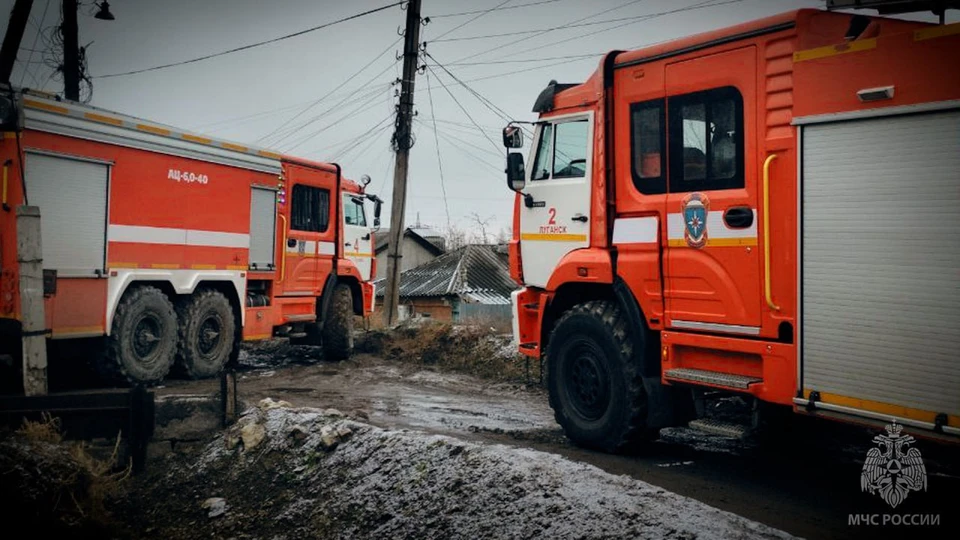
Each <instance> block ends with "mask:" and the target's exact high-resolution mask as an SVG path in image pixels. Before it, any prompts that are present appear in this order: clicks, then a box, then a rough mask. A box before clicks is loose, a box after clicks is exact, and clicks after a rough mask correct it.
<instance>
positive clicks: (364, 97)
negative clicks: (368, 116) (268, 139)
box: [271, 87, 385, 146]
mask: <svg viewBox="0 0 960 540" xmlns="http://www.w3.org/2000/svg"><path fill="white" fill-rule="evenodd" d="M361 88H363V87H361ZM383 90H385V88H383V87H374V88H373V90H371V91H369V92H366V93H363V94H360V95H358V96H356V97H354V98H353V99H350V96H347V97H346V98H344V99H341V100H340V101H339V102H337V103H336V104H335V105H333V106H331V107H329V108H328V109H327V110H325V111H323V112H322V113H320V114H318V115H316V116H313V117H312V118H310V119H309V120H307V121H306V122H304V123H303V124H300V125H299V126H295V127H293V128H290V129H288V130H287V131H286V133H284V134H283V135H281V136H280V137H279V138H278V139H276V140H274V141H273V142H272V143H271V145H272V146H279V145H280V144H281V143H283V142H284V141H286V140H288V139H289V138H290V137H291V136H293V135H294V134H296V133H297V132H299V131H301V130H303V129H304V128H306V127H307V126H311V125H313V124H314V123H316V122H317V121H318V120H321V119H324V120H325V119H326V117H327V114H328V113H332V112H333V111H334V110H337V113H338V114H339V112H341V111H340V109H341V108H343V107H345V106H347V105H353V104H354V103H358V102H360V101H364V104H363V105H362V106H361V107H365V106H370V105H373V104H374V100H376V98H377V95H378V94H381V93H382V92H383ZM378 103H379V102H378ZM354 112H356V111H354ZM352 114H353V113H349V114H348V116H350V115H352ZM339 122H340V121H339V120H338V121H337V123H339ZM333 125H335V124H329V125H326V126H324V127H322V128H320V129H319V130H316V131H313V132H312V133H310V134H309V135H307V136H305V137H302V138H301V139H299V142H297V141H298V140H297V139H294V144H295V145H296V146H299V145H300V144H303V143H304V142H306V141H308V140H310V139H312V138H313V137H315V136H317V135H318V134H320V133H323V132H324V131H326V130H327V129H329V128H331V127H332V126H333Z"/></svg>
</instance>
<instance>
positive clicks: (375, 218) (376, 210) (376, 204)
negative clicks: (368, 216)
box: [373, 196, 383, 227]
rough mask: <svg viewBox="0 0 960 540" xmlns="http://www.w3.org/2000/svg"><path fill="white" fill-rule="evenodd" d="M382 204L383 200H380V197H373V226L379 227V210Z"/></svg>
mask: <svg viewBox="0 0 960 540" xmlns="http://www.w3.org/2000/svg"><path fill="white" fill-rule="evenodd" d="M382 206H383V201H381V200H380V197H376V196H375V198H374V199H373V226H374V227H380V210H381V207H382Z"/></svg>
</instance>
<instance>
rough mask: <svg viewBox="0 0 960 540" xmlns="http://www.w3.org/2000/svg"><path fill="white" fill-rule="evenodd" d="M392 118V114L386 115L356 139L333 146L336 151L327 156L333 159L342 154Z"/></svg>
mask: <svg viewBox="0 0 960 540" xmlns="http://www.w3.org/2000/svg"><path fill="white" fill-rule="evenodd" d="M392 118H393V114H392V113H391V114H388V115H387V116H386V118H384V119H382V120H380V121H379V122H377V123H376V124H374V125H373V127H371V128H370V129H368V130H367V131H364V132H363V133H361V134H360V135H357V136H356V137H353V138H351V139H348V140H347V141H345V142H342V143H339V144H336V145H335V146H337V147H338V148H337V150H336V151H330V153H329V154H328V155H330V156H331V157H333V156H336V155H338V154H341V153H343V152H344V151H345V150H346V149H347V148H349V147H350V146H351V145H353V144H356V143H357V142H358V141H359V140H360V139H362V138H364V137H366V136H367V135H368V134H370V133H372V132H374V131H375V130H377V129H378V128H380V127H381V126H383V124H385V123H386V122H389V121H390V120H391V119H392ZM332 146H334V145H332Z"/></svg>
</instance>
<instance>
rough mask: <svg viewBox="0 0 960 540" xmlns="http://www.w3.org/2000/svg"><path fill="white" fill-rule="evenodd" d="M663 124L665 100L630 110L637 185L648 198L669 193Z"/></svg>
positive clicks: (636, 106) (634, 178)
mask: <svg viewBox="0 0 960 540" xmlns="http://www.w3.org/2000/svg"><path fill="white" fill-rule="evenodd" d="M663 120H664V118H663V100H660V99H658V100H655V101H647V102H644V103H634V104H633V105H631V106H630V137H631V140H632V143H631V146H632V148H633V152H632V161H633V185H634V186H636V188H637V189H638V190H639V191H640V193H644V194H647V195H653V194H657V193H666V191H667V180H666V175H665V174H664V171H665V170H666V167H664V157H665V156H664V152H663V149H664V148H665V147H666V141H665V131H664V129H663V124H664V122H663Z"/></svg>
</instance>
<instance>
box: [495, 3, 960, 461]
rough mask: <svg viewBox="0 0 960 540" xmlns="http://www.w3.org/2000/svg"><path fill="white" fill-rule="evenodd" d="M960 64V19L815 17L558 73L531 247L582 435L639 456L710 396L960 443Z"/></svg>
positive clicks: (541, 129) (548, 102)
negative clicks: (582, 77) (575, 80)
mask: <svg viewBox="0 0 960 540" xmlns="http://www.w3.org/2000/svg"><path fill="white" fill-rule="evenodd" d="M958 50H960V24H952V25H941V26H938V25H931V24H926V23H921V22H912V21H905V20H899V19H893V18H881V17H875V18H874V17H864V16H862V15H851V14H847V13H835V12H827V11H819V10H800V11H795V12H790V13H785V14H782V15H778V16H774V17H770V18H766V19H762V20H757V21H753V22H749V23H745V24H741V25H738V26H734V27H730V28H726V29H723V30H719V31H716V32H712V33H707V34H702V35H696V36H692V37H689V38H685V39H681V40H678V41H674V42H670V43H664V44H661V45H656V46H653V47H651V48H647V49H641V50H636V51H628V52H623V51H613V52H611V53H609V54H607V55H606V56H605V57H604V58H603V60H602V61H601V63H600V67H599V68H598V69H597V71H596V72H595V73H594V74H593V76H591V77H590V78H589V80H587V81H586V82H584V83H582V84H575V85H573V84H557V83H556V82H555V81H552V82H551V83H550V85H549V86H547V88H546V89H544V90H543V92H542V93H541V94H540V96H539V97H538V98H537V100H536V103H535V106H534V112H537V113H539V115H540V118H539V121H538V122H537V123H536V126H535V129H534V130H533V133H532V143H531V149H530V153H529V156H528V160H527V163H526V165H524V159H523V156H522V155H521V154H520V153H510V154H508V158H507V173H508V183H509V185H510V187H511V189H513V190H514V191H516V192H517V194H516V198H515V213H514V229H513V230H514V237H513V241H512V243H511V251H510V255H511V272H512V275H513V277H514V278H515V279H516V280H517V282H518V283H520V284H521V285H522V289H521V290H519V291H517V292H516V293H515V294H514V298H513V300H514V332H515V334H516V338H517V341H518V342H519V347H520V351H521V352H522V353H524V354H526V355H529V356H532V357H535V358H541V359H544V361H545V362H546V365H547V377H548V384H549V390H550V402H551V405H552V406H553V408H554V410H555V412H556V417H557V420H558V422H559V423H560V424H561V425H562V426H563V428H564V429H565V431H566V433H567V435H568V436H569V437H570V438H571V439H573V440H574V441H576V442H578V443H581V444H584V445H586V446H591V447H595V448H601V449H604V450H608V451H615V450H622V449H626V448H629V447H631V446H634V445H635V444H636V443H639V442H640V441H642V440H644V439H645V438H649V437H651V436H653V435H655V434H656V433H657V430H658V429H659V428H661V427H664V426H669V425H675V424H679V423H682V422H685V421H687V420H689V419H690V418H691V417H692V416H693V415H695V414H696V411H697V410H698V407H694V406H692V405H693V404H694V403H695V402H696V401H695V400H694V399H693V398H694V397H695V396H696V395H697V394H698V393H700V392H699V391H700V390H703V389H712V390H721V391H729V392H737V393H740V394H741V395H746V396H748V397H752V398H755V400H756V402H757V403H759V404H778V405H784V406H788V407H793V409H794V410H795V411H796V412H803V413H811V414H817V415H823V416H828V417H832V418H841V419H847V420H855V421H862V422H876V421H884V422H887V421H890V420H891V419H896V420H897V421H898V422H900V423H902V424H904V425H906V426H907V427H908V429H914V430H920V431H921V432H923V431H926V432H927V433H928V434H929V433H930V432H936V433H939V434H941V435H942V436H947V437H948V438H949V435H960V361H958V351H960V332H958V328H960V272H958V268H960V235H957V234H956V231H957V230H960V229H958V227H960V56H958V55H957V54H956V51H958ZM520 127H521V125H520V124H511V125H510V126H508V127H507V128H506V129H505V130H504V144H505V145H506V146H507V147H508V148H520V147H522V144H523V143H522V139H523V136H522V130H521V129H520ZM938 436H939V435H938Z"/></svg>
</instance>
